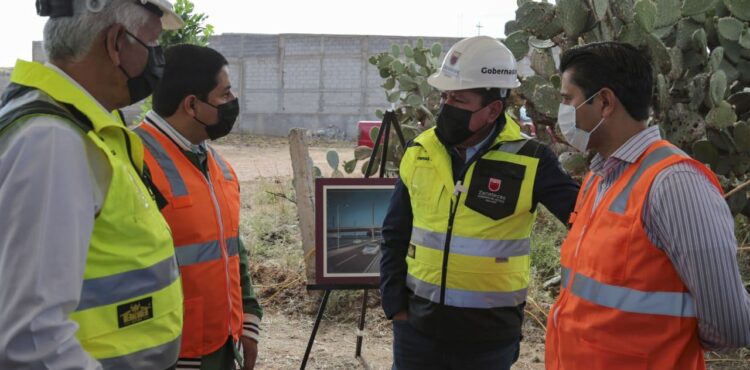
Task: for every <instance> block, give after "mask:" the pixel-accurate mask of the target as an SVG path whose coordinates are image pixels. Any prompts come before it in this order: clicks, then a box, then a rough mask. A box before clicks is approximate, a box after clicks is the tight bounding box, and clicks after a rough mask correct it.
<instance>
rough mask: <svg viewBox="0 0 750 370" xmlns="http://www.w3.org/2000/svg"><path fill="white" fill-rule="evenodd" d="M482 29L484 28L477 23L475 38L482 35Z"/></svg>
mask: <svg viewBox="0 0 750 370" xmlns="http://www.w3.org/2000/svg"><path fill="white" fill-rule="evenodd" d="M482 27H484V26H482V23H481V22H477V36H479V35H481V34H482Z"/></svg>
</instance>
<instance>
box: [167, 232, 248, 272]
mask: <svg viewBox="0 0 750 370" xmlns="http://www.w3.org/2000/svg"><path fill="white" fill-rule="evenodd" d="M239 243H240V241H239V239H238V238H229V239H227V240H226V244H227V256H228V257H232V256H236V255H238V254H239V252H238V251H239ZM175 254H177V263H179V265H180V266H188V265H194V264H196V263H202V262H208V261H214V260H218V259H221V245H220V244H219V241H218V240H212V241H210V242H205V243H197V244H190V245H183V246H179V247H176V248H175Z"/></svg>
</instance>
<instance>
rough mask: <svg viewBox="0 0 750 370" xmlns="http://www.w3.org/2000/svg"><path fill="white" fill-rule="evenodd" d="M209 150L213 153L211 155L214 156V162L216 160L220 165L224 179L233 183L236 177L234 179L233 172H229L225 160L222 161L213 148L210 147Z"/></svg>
mask: <svg viewBox="0 0 750 370" xmlns="http://www.w3.org/2000/svg"><path fill="white" fill-rule="evenodd" d="M208 149H209V150H210V151H211V155H213V157H214V160H216V163H218V164H219V167H221V173H222V174H224V179H226V180H229V181H233V180H234V177H232V171H229V166H227V164H226V163H224V160H223V159H221V156H220V155H219V153H216V150H214V148H212V147H210V146H209V147H208Z"/></svg>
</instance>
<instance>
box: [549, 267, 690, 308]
mask: <svg viewBox="0 0 750 370" xmlns="http://www.w3.org/2000/svg"><path fill="white" fill-rule="evenodd" d="M562 269H563V276H567V277H569V276H570V270H568V269H567V268H566V267H563V268H562ZM566 279H567V278H563V280H566ZM570 291H571V293H573V294H574V295H576V296H578V297H580V298H582V299H585V300H587V301H589V302H592V303H596V304H598V305H601V306H605V307H610V308H615V309H618V310H620V311H625V312H632V313H642V314H652V315H667V316H676V317H696V311H695V300H693V296H691V295H690V293H681V292H644V291H640V290H635V289H630V288H625V287H620V286H616V285H610V284H604V283H602V282H599V281H596V280H594V279H592V278H590V277H588V276H584V275H581V274H580V273H575V275H573V285H572V286H571V288H570Z"/></svg>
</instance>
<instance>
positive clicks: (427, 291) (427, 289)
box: [406, 274, 527, 308]
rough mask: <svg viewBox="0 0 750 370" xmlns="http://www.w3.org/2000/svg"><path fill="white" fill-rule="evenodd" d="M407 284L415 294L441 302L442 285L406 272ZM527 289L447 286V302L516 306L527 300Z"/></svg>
mask: <svg viewBox="0 0 750 370" xmlns="http://www.w3.org/2000/svg"><path fill="white" fill-rule="evenodd" d="M406 286H407V287H408V288H409V289H411V291H412V292H414V294H416V295H418V296H420V297H422V298H424V299H428V300H430V301H432V302H440V286H439V285H434V284H430V283H427V282H424V281H422V280H419V279H417V278H415V277H413V276H411V275H410V274H406ZM526 292H527V289H521V290H517V291H514V292H479V291H469V290H461V289H451V288H445V304H446V305H448V306H453V307H464V308H494V307H514V306H518V305H519V304H521V303H523V302H524V301H525V300H526Z"/></svg>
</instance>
